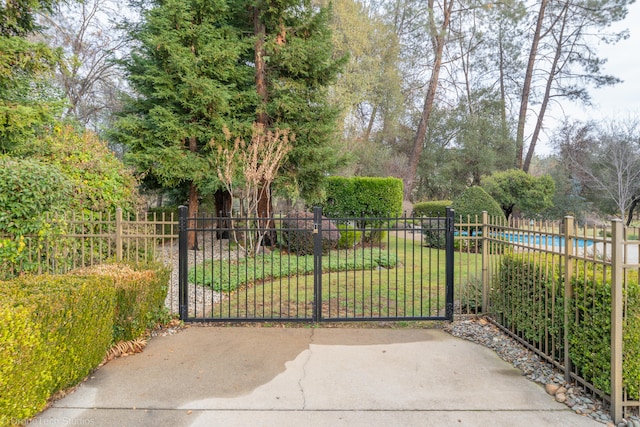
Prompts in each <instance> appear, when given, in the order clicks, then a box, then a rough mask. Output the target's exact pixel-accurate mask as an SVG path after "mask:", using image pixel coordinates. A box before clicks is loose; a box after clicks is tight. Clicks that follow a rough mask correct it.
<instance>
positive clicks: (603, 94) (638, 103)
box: [536, 0, 640, 155]
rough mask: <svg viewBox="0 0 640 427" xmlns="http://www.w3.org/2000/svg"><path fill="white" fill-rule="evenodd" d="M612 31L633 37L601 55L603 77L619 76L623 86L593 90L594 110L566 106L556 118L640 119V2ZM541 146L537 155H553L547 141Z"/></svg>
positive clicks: (639, 0)
mask: <svg viewBox="0 0 640 427" xmlns="http://www.w3.org/2000/svg"><path fill="white" fill-rule="evenodd" d="M612 28H614V29H625V28H626V29H628V30H629V35H630V37H629V38H628V39H626V40H622V41H620V42H618V43H617V44H615V45H602V46H601V47H599V49H598V52H599V56H600V57H601V58H607V63H606V64H605V65H604V67H603V73H605V74H611V75H613V76H616V77H618V78H620V79H622V80H623V82H622V83H619V84H617V85H615V86H609V87H605V88H600V89H591V90H590V94H591V97H592V100H591V101H592V103H593V106H592V107H583V106H580V105H576V104H573V103H568V102H564V103H563V106H562V107H563V108H562V110H561V109H559V108H555V109H554V110H555V111H553V116H554V118H560V119H561V118H562V117H563V113H564V115H566V116H568V117H571V118H575V119H580V120H588V119H594V120H601V119H606V118H624V117H628V116H640V0H636V2H635V3H633V4H632V5H630V6H629V13H628V14H627V17H626V18H625V19H624V21H622V22H619V23H616V25H615V26H613V27H612ZM550 122H551V123H548V124H547V130H548V131H549V132H552V131H553V128H554V127H555V124H554V123H553V122H554V120H551V121H550ZM541 139H542V138H541ZM545 139H546V138H545ZM541 142H542V143H543V144H541V146H540V147H539V149H536V154H538V155H545V154H549V153H550V152H551V151H552V149H551V147H549V146H548V144H546V141H544V140H543V141H541Z"/></svg>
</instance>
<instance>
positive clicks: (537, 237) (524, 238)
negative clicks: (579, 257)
mask: <svg viewBox="0 0 640 427" xmlns="http://www.w3.org/2000/svg"><path fill="white" fill-rule="evenodd" d="M496 237H504V238H505V239H507V240H509V241H510V242H514V243H522V244H525V245H540V246H564V237H561V236H547V235H545V234H516V233H500V234H499V235H496ZM574 241H575V242H576V245H577V246H578V247H579V248H584V247H585V246H591V245H593V240H585V239H574Z"/></svg>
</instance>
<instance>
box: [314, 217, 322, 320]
mask: <svg viewBox="0 0 640 427" xmlns="http://www.w3.org/2000/svg"><path fill="white" fill-rule="evenodd" d="M321 317H322V207H321V206H315V207H314V208H313V321H314V322H318V321H319V320H320V319H321Z"/></svg>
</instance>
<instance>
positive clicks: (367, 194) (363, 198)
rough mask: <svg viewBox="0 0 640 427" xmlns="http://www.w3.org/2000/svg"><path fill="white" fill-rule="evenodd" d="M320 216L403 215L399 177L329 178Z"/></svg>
mask: <svg viewBox="0 0 640 427" xmlns="http://www.w3.org/2000/svg"><path fill="white" fill-rule="evenodd" d="M326 188H327V190H326V191H327V196H326V201H325V203H323V213H324V215H326V216H328V217H329V218H345V217H349V218H350V217H383V216H392V215H400V214H401V213H402V189H403V184H402V180H401V179H399V178H391V177H389V178H376V177H373V178H372V177H359V176H356V177H353V178H345V177H342V176H330V177H328V178H327V187H326Z"/></svg>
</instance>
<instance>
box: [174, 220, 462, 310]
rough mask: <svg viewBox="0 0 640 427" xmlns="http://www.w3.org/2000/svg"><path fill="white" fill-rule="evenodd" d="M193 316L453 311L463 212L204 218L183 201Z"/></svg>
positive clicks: (182, 299) (186, 283)
mask: <svg viewBox="0 0 640 427" xmlns="http://www.w3.org/2000/svg"><path fill="white" fill-rule="evenodd" d="M179 221H180V222H179V228H180V237H179V248H180V249H179V251H180V254H179V292H180V294H179V306H180V317H181V319H182V320H184V321H206V322H209V321H224V322H229V321H244V322H249V321H286V322H294V321H305V322H311V321H314V322H318V321H365V320H389V321H393V320H451V319H452V318H453V268H454V262H453V256H454V215H453V211H452V210H447V215H446V216H445V217H442V218H413V217H385V218H331V220H329V219H327V218H325V217H323V216H322V210H321V208H315V209H314V212H313V214H312V213H305V212H301V213H297V214H290V215H287V216H274V217H273V218H268V219H263V218H248V217H232V218H230V217H195V218H191V217H188V216H187V209H186V207H181V208H180V220H179Z"/></svg>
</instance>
